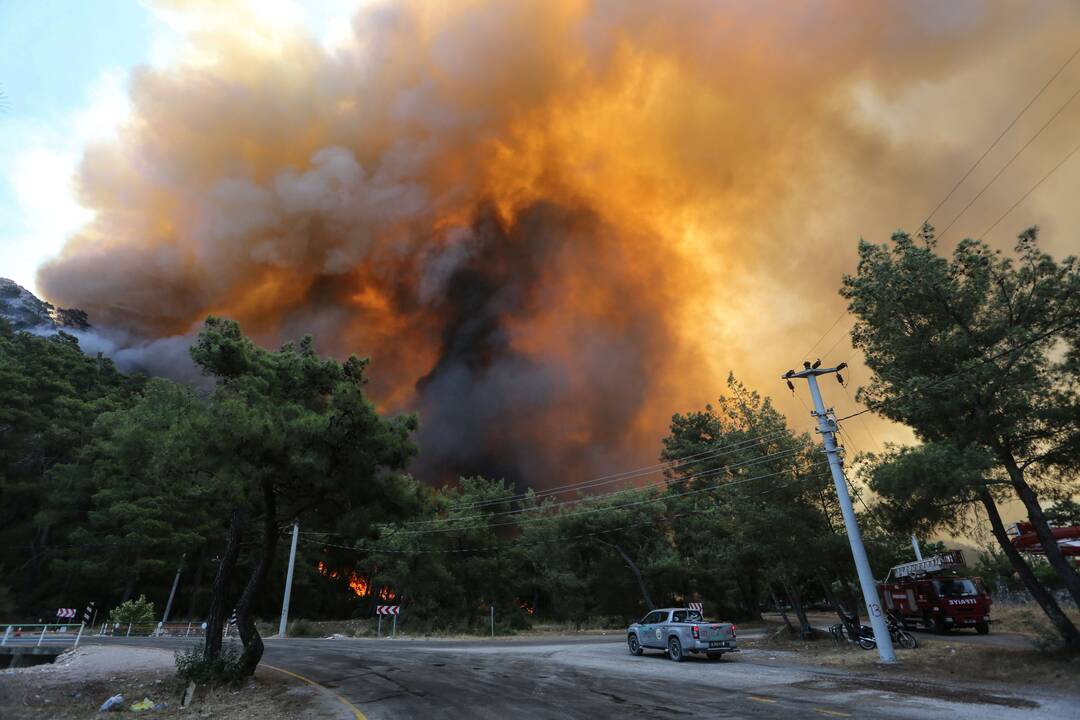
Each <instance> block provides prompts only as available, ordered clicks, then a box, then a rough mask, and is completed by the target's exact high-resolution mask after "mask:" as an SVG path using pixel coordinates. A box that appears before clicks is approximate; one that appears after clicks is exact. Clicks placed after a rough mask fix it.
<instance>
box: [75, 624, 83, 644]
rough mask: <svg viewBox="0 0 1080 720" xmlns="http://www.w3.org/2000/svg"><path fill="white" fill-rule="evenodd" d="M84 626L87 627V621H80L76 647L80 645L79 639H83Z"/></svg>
mask: <svg viewBox="0 0 1080 720" xmlns="http://www.w3.org/2000/svg"><path fill="white" fill-rule="evenodd" d="M84 627H86V623H79V634H78V635H76V636H75V647H79V640H81V639H82V631H83V628H84Z"/></svg>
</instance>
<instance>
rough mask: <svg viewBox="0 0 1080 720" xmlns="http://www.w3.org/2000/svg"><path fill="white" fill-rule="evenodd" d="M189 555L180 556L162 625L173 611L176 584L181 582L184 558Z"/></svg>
mask: <svg viewBox="0 0 1080 720" xmlns="http://www.w3.org/2000/svg"><path fill="white" fill-rule="evenodd" d="M186 557H187V553H184V554H183V555H181V556H180V565H179V566H177V568H176V577H175V578H173V582H172V590H171V591H170V592H169V602H167V603H165V614H164V615H163V616H162V618H161V626H159V629H160V628H161V627H164V625H165V623H167V622H169V613H170V612H171V611H172V601H173V598H174V597H176V586H177V585H179V584H180V571H181V570H183V569H184V558H186Z"/></svg>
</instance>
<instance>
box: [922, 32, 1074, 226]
mask: <svg viewBox="0 0 1080 720" xmlns="http://www.w3.org/2000/svg"><path fill="white" fill-rule="evenodd" d="M1077 55H1080V47H1078V48H1077V49H1076V50H1075V51H1073V54H1072V55H1070V56H1069V58H1068V59H1067V60H1066V61H1065V62H1064V63H1062V64H1061V67H1059V68H1058V69H1057V71H1055V72H1054V74H1053V75H1051V76H1050V79H1049V80H1047V81H1046V82H1045V83H1044V84H1043V86H1042V87H1041V88H1039V91H1038V92H1037V93H1035V94H1034V95H1033V96H1032V98H1031V99H1030V100H1028V102H1027V105H1025V106H1024V107H1023V108H1022V109H1021V110H1020V112H1018V113H1017V114H1016V116H1015V117H1014V118H1013V119H1012V121H1011V122H1010V123H1009V124H1008V125H1006V126H1005V129H1004V130H1002V131H1001V134H1000V135H998V136H997V137H996V138H994V142H992V143H990V145H989V146H988V147H987V148H986V150H984V151H983V154H982V155H980V156H979V159H978V160H976V161H975V163H974V164H973V165H972V166H971V167H969V168H968V170H967V172H966V173H964V174H963V176H962V177H961V178H960V179H959V180H957V181H956V184H955V185H953V186H952V189H951V190H949V192H948V194H947V195H945V197H943V198H942V199H941V202H939V203H938V204H937V205H935V206H934V209H933V210H931V211H930V213H929V214H928V215H927V216H926V219H925V220H923V222H922V224H923V225H925V224H926V223H928V222H930V218H932V217H933V216H934V213H936V212H937V211H938V210H940V209H941V206H942V205H944V204H945V203H946V202H948V201H949V198H951V197H952V196H953V193H955V192H956V191H957V190H959V189H960V186H961V185H963V184H964V181H965V180H967V179H968V176H970V175H971V173H973V172H974V171H975V168H977V167H979V164H980V163H981V162H982V161H983V160H985V159H986V156H987V155H989V154H990V151H991V150H993V149H994V148H995V147H997V144H998V143H999V142H1001V139H1002V138H1004V137H1005V135H1006V134H1008V132H1009V131H1010V130H1012V128H1013V126H1014V125H1016V123H1017V121H1019V120H1020V118H1021V117H1023V115H1024V113H1026V112H1027V111H1028V110H1029V109H1030V108H1031V106H1032V105H1034V104H1035V101H1036V100H1038V99H1039V97H1040V96H1041V95H1042V94H1043V93H1044V92H1045V91H1046V88H1048V87H1050V84H1051V83H1052V82H1054V80H1057V77H1058V75H1060V74H1061V73H1062V71H1064V70H1065V68H1066V67H1068V65H1069V63H1071V62H1072V61H1073V60H1074V59H1075V58H1076V56H1077Z"/></svg>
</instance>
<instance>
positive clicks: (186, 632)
mask: <svg viewBox="0 0 1080 720" xmlns="http://www.w3.org/2000/svg"><path fill="white" fill-rule="evenodd" d="M190 634H191V623H188V624H187V630H185V631H184V637H187V636H188V635H190Z"/></svg>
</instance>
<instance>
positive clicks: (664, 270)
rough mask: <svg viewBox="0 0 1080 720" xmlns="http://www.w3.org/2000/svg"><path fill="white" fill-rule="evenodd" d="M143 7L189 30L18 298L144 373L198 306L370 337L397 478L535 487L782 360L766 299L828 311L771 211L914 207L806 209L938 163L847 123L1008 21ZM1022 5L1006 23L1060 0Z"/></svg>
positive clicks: (284, 330) (968, 51) (939, 70)
mask: <svg viewBox="0 0 1080 720" xmlns="http://www.w3.org/2000/svg"><path fill="white" fill-rule="evenodd" d="M171 4H174V5H177V6H178V7H177V8H174V9H173V11H174V12H177V13H180V14H184V13H187V14H188V15H190V16H191V17H192V18H195V19H198V20H199V22H193V23H192V26H193V27H194V28H195V29H194V30H192V31H191V32H190V34H189V35H188V36H187V38H186V41H185V43H186V44H184V45H183V46H182V48H181V50H180V51H179V52H178V56H177V58H176V59H175V60H174V62H173V63H172V64H171V65H168V66H165V67H157V68H144V69H141V70H139V71H137V72H136V73H135V74H134V76H133V77H132V78H131V100H132V108H133V109H132V114H131V116H130V118H129V119H128V120H127V122H126V124H125V125H124V126H123V127H122V128H121V129H120V132H119V133H118V138H119V139H118V140H116V141H114V142H111V143H108V144H103V145H99V146H95V147H91V148H88V149H87V151H86V154H85V158H84V160H83V163H82V167H81V172H80V176H79V186H80V189H81V200H82V202H83V204H84V205H86V206H87V207H88V208H90V209H92V210H93V211H94V213H95V217H94V220H93V221H92V222H90V223H89V224H87V225H86V226H85V227H84V228H83V229H82V230H81V231H80V232H79V233H78V234H77V236H76V237H74V238H72V239H71V241H70V242H69V244H68V246H67V248H66V249H65V251H64V253H63V254H62V256H61V257H59V258H58V259H56V260H55V261H53V262H51V263H50V264H48V265H46V266H45V267H43V269H42V270H41V273H40V279H39V285H40V287H42V288H43V290H44V291H45V295H46V296H47V297H48V298H49V299H50V300H51V301H53V302H54V303H58V304H60V305H62V306H64V307H80V308H83V309H85V310H86V311H88V312H89V313H90V317H91V320H92V322H95V323H96V324H97V325H99V326H104V327H106V328H114V329H117V330H119V331H123V332H124V333H126V334H127V336H128V337H129V338H134V340H131V341H130V342H134V343H135V344H136V345H140V347H142V348H143V350H145V353H143V354H142V355H141V356H140V357H142V358H143V361H144V362H145V364H146V366H147V367H148V368H150V369H151V370H154V369H161V368H160V365H161V363H162V362H164V363H166V364H168V363H170V362H174V361H173V360H170V359H166V360H160V359H158V360H155V357H154V348H155V347H156V346H155V345H154V344H153V342H152V341H158V342H163V341H164V340H163V339H167V338H172V337H179V338H183V337H184V336H185V335H187V334H188V333H190V332H192V330H193V328H195V327H197V325H198V324H199V323H200V322H201V320H202V319H203V318H204V317H205V316H206V315H207V314H211V313H213V314H220V315H225V316H228V317H233V318H236V319H238V320H239V321H240V322H241V323H242V325H243V327H244V329H245V330H246V331H247V332H249V333H252V334H253V335H254V336H255V337H256V338H257V339H259V340H260V341H261V342H264V343H267V344H273V343H277V342H280V341H283V340H287V339H293V338H296V337H298V336H300V335H303V334H306V333H311V334H313V335H315V337H316V341H317V343H318V345H319V347H320V349H321V350H323V351H324V352H331V353H334V354H336V355H339V356H342V355H346V354H348V353H353V352H355V353H358V354H361V355H370V356H371V357H372V358H373V364H372V370H371V375H372V384H371V392H372V394H373V395H374V397H375V398H376V399H377V401H378V402H379V403H380V406H381V407H382V408H383V409H384V410H387V411H404V410H413V409H416V410H419V411H420V415H421V428H422V429H421V433H420V438H419V442H420V447H421V456H420V458H419V461H418V465H417V467H416V468H415V470H416V472H417V473H418V474H420V475H421V476H423V477H425V478H429V479H433V480H445V479H450V478H452V477H454V476H455V475H457V474H473V473H482V474H487V475H493V476H505V477H507V478H509V479H512V480H514V481H520V482H526V483H530V484H534V485H539V486H543V485H545V484H554V483H556V482H565V481H568V480H570V479H577V478H580V477H582V476H588V475H592V474H598V473H603V472H606V471H609V470H610V469H611V468H612V467H628V466H633V465H635V464H639V463H642V462H650V461H651V458H653V457H655V455H656V453H657V451H658V442H657V440H658V438H659V437H660V436H661V435H662V434H663V432H664V429H665V425H666V422H667V419H668V418H669V417H670V414H671V412H673V411H676V410H684V409H686V408H688V407H697V406H700V405H701V404H702V403H704V402H706V401H708V400H709V399H711V398H713V397H715V396H716V394H717V393H718V392H720V391H721V389H722V385H721V383H722V380H723V377H724V375H725V374H726V371H727V369H729V368H732V367H734V368H735V369H736V370H737V371H739V372H740V374H742V375H743V376H744V377H746V378H748V379H749V380H750V381H751V382H754V381H755V380H758V379H761V380H762V381H763V382H764V379H765V378H773V376H774V375H775V374H777V373H778V372H780V371H782V370H783V369H784V368H786V367H788V366H789V365H790V364H791V362H792V361H793V360H799V359H801V358H799V357H791V356H790V353H793V352H798V351H800V350H801V349H802V348H796V349H792V348H791V347H790V346H787V345H786V344H785V343H782V342H780V341H782V340H785V339H786V338H785V333H795V334H796V335H797V336H798V337H800V338H803V337H807V333H814V332H816V331H817V330H819V329H820V328H817V327H816V325H807V326H800V325H799V324H798V323H799V322H802V321H801V320H793V319H792V317H791V313H790V312H789V311H788V310H786V305H787V304H788V303H789V302H798V299H797V296H798V295H799V294H800V293H802V294H804V295H809V294H810V293H811V292H813V294H815V295H816V294H818V293H821V294H822V295H825V294H828V296H829V297H833V298H834V297H835V288H836V286H837V284H838V280H839V275H840V268H841V267H843V259H842V258H840V257H836V256H832V255H829V254H828V253H827V252H822V248H821V247H820V246H816V247H815V246H814V244H813V243H812V242H807V243H802V242H801V241H802V240H803V239H804V238H803V236H802V234H803V233H804V232H805V231H806V227H807V226H804V223H805V222H810V225H809V227H810V228H811V229H812V230H814V234H815V237H829V233H831V232H836V231H842V232H843V235H842V236H841V235H839V234H838V235H837V236H838V237H842V240H843V242H844V243H845V245H844V247H848V246H849V245H850V246H853V243H854V240H855V238H856V236H857V235H858V234H859V232H860V231H863V232H877V231H883V232H887V231H889V230H891V229H892V228H893V227H896V226H897V225H900V224H907V225H910V222H911V218H912V217H915V218H916V219H918V218H920V217H921V216H919V215H918V212H919V211H918V210H916V208H919V209H921V210H925V203H924V202H923V198H921V197H916V196H912V195H911V194H910V193H909V194H907V195H903V194H901V193H898V192H892V191H891V190H889V188H887V187H884V186H883V187H881V188H871V189H873V190H874V192H873V194H872V195H869V196H867V197H866V198H861V199H856V202H864V201H865V203H866V204H870V203H879V204H880V205H881V206H882V207H883V208H887V209H888V212H886V213H884V217H885V218H886V222H885V224H884V226H882V225H880V224H878V223H877V221H879V220H880V219H881V218H880V217H876V218H874V219H875V223H874V224H869V223H868V224H867V225H865V226H864V225H855V226H852V225H851V224H850V222H849V224H845V225H842V226H840V227H838V226H837V225H836V224H832V223H833V220H832V219H830V218H824V219H820V213H821V211H822V208H823V207H824V206H825V205H826V203H825V202H824V201H823V198H822V197H820V196H819V195H817V194H815V193H816V192H817V191H818V190H819V189H822V190H821V191H822V192H825V190H828V191H829V192H837V191H839V190H841V189H842V191H843V192H845V193H846V194H847V195H846V196H847V197H848V198H849V199H850V198H852V197H853V196H852V192H855V194H856V195H858V194H859V193H861V192H862V190H863V188H866V187H867V186H868V185H869V183H867V182H865V181H866V180H867V178H861V179H860V177H859V176H857V175H853V174H852V170H851V168H852V167H853V166H855V165H857V164H860V163H861V164H862V165H863V166H869V167H872V168H874V169H875V172H877V173H878V175H879V177H880V178H881V179H880V182H881V183H885V182H899V180H898V178H902V180H903V182H904V183H905V186H915V187H918V186H919V180H920V178H921V177H922V174H924V173H925V174H926V175H928V176H929V175H930V174H931V170H934V171H935V172H936V171H937V170H938V168H931V167H930V165H931V164H930V163H928V162H927V161H926V156H925V155H924V154H921V153H920V152H919V151H918V150H917V149H916V148H912V147H905V148H903V152H902V153H897V154H896V155H890V154H889V153H890V152H891V151H890V150H889V147H890V143H892V142H894V141H895V140H894V138H893V137H892V136H890V135H889V134H888V133H889V132H895V129H894V128H886V129H883V128H882V126H881V125H880V123H879V124H878V125H873V124H871V123H868V122H867V121H866V117H867V115H866V114H865V113H864V114H862V115H860V114H859V113H858V112H856V110H857V109H858V108H859V107H863V106H867V107H871V108H876V109H880V108H882V107H885V108H887V107H888V103H889V102H891V101H892V100H893V99H894V98H896V97H899V96H903V95H904V93H907V92H909V91H910V90H911V89H912V88H914V87H920V86H923V85H926V84H928V83H933V82H934V81H935V80H937V79H938V78H940V77H943V76H946V75H948V74H949V73H952V72H957V71H958V70H957V68H962V67H964V65H965V63H968V62H970V61H971V58H972V57H973V56H974V55H976V54H977V53H978V52H979V51H980V50H981V49H982V48H984V47H986V46H987V45H988V44H991V43H994V42H998V41H1002V42H1004V38H1005V37H1006V35H1007V32H1011V31H1012V30H1013V29H1014V26H1015V22H1019V21H1018V20H1017V17H1018V15H1022V14H1023V12H1024V11H1023V10H1022V9H1019V8H1016V9H1011V8H1010V5H1008V4H987V3H979V4H975V5H971V6H964V7H965V8H966V9H965V10H964V11H963V12H960V11H959V10H956V7H957V5H956V4H953V3H948V4H940V5H939V4H937V3H892V4H889V3H866V2H855V1H854V0H851V1H840V0H835V1H832V2H821V3H814V4H812V5H808V6H802V5H798V4H796V5H791V4H789V3H774V4H770V3H721V2H713V1H709V2H704V1H701V2H695V1H688V2H675V3H654V2H635V1H633V0H619V1H610V2H605V1H603V0H596V1H595V2H590V1H588V0H568V1H565V2H553V1H552V0H543V1H540V0H535V1H534V0H521V1H518V2H509V3H507V2H487V1H482V0H470V1H468V2H462V3H442V2H430V3H425V2H400V3H394V4H392V5H383V4H379V5H371V4H368V5H365V9H363V10H361V11H359V12H358V13H357V15H356V16H355V19H354V21H353V24H352V29H353V33H352V37H351V38H350V39H349V40H348V42H345V43H343V44H340V45H337V46H334V47H327V46H325V45H323V44H320V43H319V42H318V41H316V40H315V39H314V38H312V37H311V36H309V35H307V34H305V33H304V32H301V31H300V30H298V29H288V28H281V27H278V26H273V27H271V26H269V25H268V24H267V23H264V22H263V21H262V20H260V18H259V17H258V16H257V14H253V11H251V12H249V11H247V10H245V8H246V7H248V6H247V5H244V4H238V3H208V2H199V3H171ZM1055 12H1056V15H1055V14H1054V13H1048V14H1047V15H1046V16H1045V17H1044V19H1043V20H1041V21H1040V22H1045V23H1046V27H1055V26H1056V27H1061V28H1065V27H1068V26H1069V22H1068V21H1067V20H1062V19H1061V17H1063V16H1066V15H1069V14H1073V15H1074V14H1075V13H1074V12H1073V11H1071V10H1066V9H1058V10H1056V11H1055ZM1054 17H1058V20H1056V21H1055V20H1053V18H1054ZM1073 19H1075V18H1073ZM1032 22H1034V21H1032ZM943 28H945V29H946V30H947V31H948V38H947V41H944V40H943V39H942V36H941V35H935V34H934V33H935V32H944V30H942V29H943ZM1060 34H1061V37H1065V34H1066V33H1065V31H1064V30H1061V33H1060ZM1051 35H1052V33H1049V31H1047V42H1050V43H1051V44H1053V42H1056V40H1054V38H1056V37H1057V36H1056V35H1053V36H1051ZM1069 42H1071V40H1070V41H1069ZM867 112H870V111H869V110H868V111H867ZM898 112H899V111H898ZM900 122H901V120H897V123H900ZM884 158H889V159H890V160H895V161H896V163H897V164H896V165H895V166H893V167H890V168H889V172H888V173H886V172H885V171H884V170H883V169H882V168H881V163H882V162H883V159H884ZM853 188H855V190H854V191H853ZM867 192H870V190H869V189H868V190H867ZM803 211H805V212H806V214H805V215H802V216H800V213H802V212H803ZM814 218H819V219H817V220H815V219H814ZM868 218H869V216H868ZM849 221H850V218H849ZM849 255H850V253H849ZM811 263H812V264H811ZM808 270H809V271H808ZM786 293H790V294H791V295H790V296H789V295H787V294H786ZM792 296H795V297H796V299H790V298H791V297H792ZM815 302H818V301H814V302H811V303H810V307H811V309H814V308H816V307H817V306H816V305H815V304H814V303H815ZM833 312H835V310H833ZM773 325H775V327H771V326H773ZM777 327H778V328H779V329H777ZM808 327H809V328H811V329H809V330H808V329H807V328H808ZM777 333H779V336H778V335H777ZM147 343H149V344H147ZM177 344H178V343H173V344H172V345H171V346H170V347H174V348H175V347H176V346H177ZM800 344H802V343H800ZM805 344H806V345H809V342H806V343H805ZM770 346H772V349H770ZM785 352H786V353H787V354H785ZM751 354H755V356H754V358H753V360H752V361H751V360H750V359H749V357H750V355H751ZM171 357H173V356H171V355H170V356H169V358H171ZM155 362H158V365H155V364H154V363H155ZM166 370H167V371H169V372H179V371H178V370H176V368H166ZM774 371H775V372H774ZM772 387H776V386H775V385H767V386H766V388H772ZM800 412H801V410H800ZM354 589H355V588H354ZM364 591H365V592H366V591H367V588H366V586H365V587H364Z"/></svg>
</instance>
